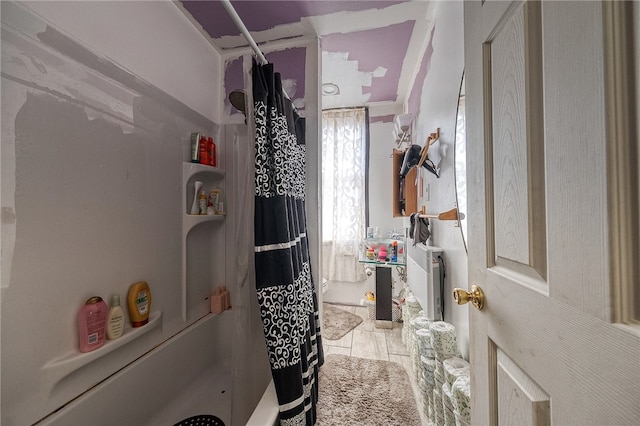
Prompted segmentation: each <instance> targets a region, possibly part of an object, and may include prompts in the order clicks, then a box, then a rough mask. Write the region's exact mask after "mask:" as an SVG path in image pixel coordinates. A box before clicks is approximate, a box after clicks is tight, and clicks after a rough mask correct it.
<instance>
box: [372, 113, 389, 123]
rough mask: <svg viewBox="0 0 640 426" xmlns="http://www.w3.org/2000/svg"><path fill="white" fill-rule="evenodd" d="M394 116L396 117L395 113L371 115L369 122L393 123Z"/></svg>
mask: <svg viewBox="0 0 640 426" xmlns="http://www.w3.org/2000/svg"><path fill="white" fill-rule="evenodd" d="M394 118H395V115H393V114H389V115H379V116H377V117H369V123H370V124H373V123H392V122H393V119H394Z"/></svg>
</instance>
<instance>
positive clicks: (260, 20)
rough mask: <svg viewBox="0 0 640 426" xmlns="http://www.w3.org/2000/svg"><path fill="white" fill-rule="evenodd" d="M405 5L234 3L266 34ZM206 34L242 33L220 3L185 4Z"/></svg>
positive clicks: (251, 28) (249, 25)
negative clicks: (317, 19)
mask: <svg viewBox="0 0 640 426" xmlns="http://www.w3.org/2000/svg"><path fill="white" fill-rule="evenodd" d="M404 1H406V0H401V1H354V0H350V1H318V0H311V1H308V0H307V1H290V0H289V1H286V0H285V1H271V0H269V1H233V2H232V4H233V7H234V8H235V9H236V12H238V15H240V18H241V19H242V21H243V22H244V24H245V26H246V27H247V29H248V30H249V31H263V30H268V29H270V28H273V27H275V26H277V25H282V24H290V23H293V22H299V21H300V19H301V18H302V17H305V16H320V15H328V14H331V13H336V12H342V11H349V12H354V11H360V10H366V9H383V8H385V7H388V6H392V5H394V4H398V3H403V2H404ZM182 4H183V5H184V7H185V9H187V10H188V11H189V12H190V13H191V14H192V15H193V17H194V18H196V20H197V21H198V22H200V23H202V27H203V28H204V30H205V31H206V32H207V33H208V34H209V35H210V36H211V37H212V38H218V37H222V36H228V35H231V36H235V35H238V34H240V31H239V30H238V28H237V27H236V26H235V24H234V23H233V21H231V19H230V18H229V14H228V13H227V11H226V10H225V9H224V7H223V6H222V4H220V2H218V1H198V0H196V1H182Z"/></svg>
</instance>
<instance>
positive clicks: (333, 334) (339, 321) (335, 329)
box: [322, 303, 362, 340]
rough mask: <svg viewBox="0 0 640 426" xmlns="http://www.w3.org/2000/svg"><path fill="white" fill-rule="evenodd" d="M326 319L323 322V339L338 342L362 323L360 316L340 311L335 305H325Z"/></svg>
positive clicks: (323, 305)
mask: <svg viewBox="0 0 640 426" xmlns="http://www.w3.org/2000/svg"><path fill="white" fill-rule="evenodd" d="M322 307H323V308H324V317H323V321H322V338H323V339H326V340H338V339H340V338H342V337H343V336H344V335H345V334H347V333H348V332H350V331H351V330H353V329H354V328H356V327H357V326H358V324H360V323H361V322H362V317H361V316H360V315H355V314H352V313H351V312H348V311H345V310H344V309H340V308H338V307H336V306H334V305H330V304H328V303H323V304H322Z"/></svg>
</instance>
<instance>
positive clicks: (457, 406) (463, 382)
mask: <svg viewBox="0 0 640 426" xmlns="http://www.w3.org/2000/svg"><path fill="white" fill-rule="evenodd" d="M451 402H453V408H454V410H455V411H457V412H458V413H459V414H460V417H461V419H462V420H464V421H465V422H467V423H471V382H470V380H469V377H468V376H461V377H458V378H457V379H456V381H455V382H454V383H453V385H452V386H451Z"/></svg>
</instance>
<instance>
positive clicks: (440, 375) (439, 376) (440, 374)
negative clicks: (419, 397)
mask: <svg viewBox="0 0 640 426" xmlns="http://www.w3.org/2000/svg"><path fill="white" fill-rule="evenodd" d="M433 376H434V377H435V378H436V381H437V382H440V385H443V384H444V382H446V381H447V380H446V379H445V377H444V369H443V368H442V363H439V362H437V361H436V369H435V370H434V371H433Z"/></svg>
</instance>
